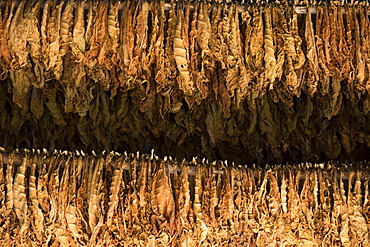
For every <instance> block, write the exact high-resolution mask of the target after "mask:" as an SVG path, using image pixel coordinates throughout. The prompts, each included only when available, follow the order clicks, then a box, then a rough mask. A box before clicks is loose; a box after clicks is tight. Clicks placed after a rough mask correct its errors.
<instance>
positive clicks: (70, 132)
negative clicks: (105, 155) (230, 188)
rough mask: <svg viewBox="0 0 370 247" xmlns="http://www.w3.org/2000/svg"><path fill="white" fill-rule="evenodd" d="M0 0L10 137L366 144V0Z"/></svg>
mask: <svg viewBox="0 0 370 247" xmlns="http://www.w3.org/2000/svg"><path fill="white" fill-rule="evenodd" d="M1 4H2V5H1V6H2V8H1V13H0V16H1V18H0V51H1V52H0V76H1V79H2V81H3V82H4V83H3V84H2V87H1V88H0V111H1V112H2V114H1V115H0V124H1V130H0V132H1V136H2V137H3V138H2V140H4V143H2V144H3V145H4V146H6V147H14V146H19V145H21V144H20V143H22V142H23V143H24V142H27V143H28V145H29V146H30V147H40V148H41V147H51V148H54V147H56V148H64V149H75V148H76V149H78V147H79V146H81V145H83V146H85V147H86V149H87V150H92V149H96V150H103V149H107V150H116V149H117V147H122V146H125V148H126V149H130V150H132V151H135V150H142V151H143V147H144V145H143V142H145V143H147V144H148V145H149V146H153V147H156V148H157V149H158V150H162V148H160V147H159V146H158V145H164V147H163V153H164V154H166V153H167V154H171V152H170V151H169V150H170V149H176V148H177V149H179V150H177V151H173V152H172V154H174V155H175V154H176V153H180V154H181V153H186V152H187V151H188V150H189V153H190V157H191V156H194V155H199V154H201V155H202V156H206V157H208V158H223V159H226V158H229V159H231V158H232V157H231V156H238V155H244V156H245V157H243V161H246V160H251V159H252V160H253V157H251V156H253V155H254V156H258V153H261V150H265V151H266V154H261V155H260V157H257V158H258V160H259V161H261V159H263V158H264V157H267V161H274V160H275V161H280V162H281V161H282V160H283V157H284V152H289V153H292V152H295V150H298V151H297V155H298V156H299V153H300V154H304V156H305V158H306V159H309V158H312V157H321V156H322V153H324V156H325V157H326V158H329V159H335V158H337V157H338V156H339V154H340V152H342V151H345V153H346V154H347V155H349V156H346V157H347V158H353V157H354V156H355V155H353V152H356V149H355V147H356V144H357V143H364V145H365V146H366V145H367V146H368V145H370V139H369V138H367V136H368V135H367V134H366V133H367V132H368V131H369V130H368V127H367V126H369V124H368V122H369V118H368V113H369V109H370V101H369V99H370V94H369V92H368V84H369V83H368V82H369V79H370V78H369V71H370V57H369V55H368V54H370V51H369V49H370V48H369V37H370V35H369V30H370V27H369V18H368V6H367V4H363V5H360V4H356V6H355V5H345V6H344V7H342V6H340V5H334V4H331V5H317V6H315V11H316V14H315V15H314V16H311V14H307V15H298V14H297V13H296V6H295V5H291V4H288V3H287V2H283V3H281V4H265V5H263V4H251V5H244V6H241V5H236V4H231V5H228V4H211V3H206V2H194V3H192V4H189V3H186V2H173V3H170V4H166V3H165V2H164V1H152V2H148V1H123V2H120V1H94V0H91V1H44V2H43V1H24V0H23V1H1ZM241 10H243V11H241ZM343 10H345V11H344V12H345V15H344V14H343ZM312 11H313V6H312V5H309V6H308V13H312ZM24 133H27V135H28V136H25V135H24ZM143 140H144V141H143ZM164 140H165V141H164ZM194 140H201V143H200V142H199V141H198V142H197V143H198V144H199V145H198V144H195V145H198V146H196V147H195V148H192V147H191V145H188V146H185V148H183V149H181V147H183V146H184V145H186V143H191V144H194V142H193V141H194ZM130 145H132V147H131V146H130ZM215 147H216V148H217V149H219V151H217V152H218V154H215V151H214V150H213V149H214V148H215ZM229 147H232V149H230V148H229ZM197 150H201V151H199V152H200V153H195V152H197ZM230 150H236V151H235V152H234V153H233V154H228V152H230ZM246 150H247V151H246ZM160 152H162V151H160ZM241 153H243V154H241ZM246 153H247V154H246ZM228 155H229V156H228ZM301 158H302V155H301ZM254 161H256V160H254Z"/></svg>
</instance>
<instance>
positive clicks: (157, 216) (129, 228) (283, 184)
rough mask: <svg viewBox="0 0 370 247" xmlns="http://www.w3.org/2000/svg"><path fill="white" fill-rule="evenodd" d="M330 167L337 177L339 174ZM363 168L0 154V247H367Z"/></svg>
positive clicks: (369, 212) (369, 223)
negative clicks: (260, 166) (243, 165)
mask: <svg viewBox="0 0 370 247" xmlns="http://www.w3.org/2000/svg"><path fill="white" fill-rule="evenodd" d="M339 168H340V169H339ZM369 175H370V174H369V164H368V163H364V162H363V163H361V164H357V165H356V166H353V165H346V164H340V165H339V164H333V163H326V164H308V163H306V164H300V165H298V166H275V167H273V168H268V167H266V168H265V169H261V168H252V167H241V166H238V167H237V166H230V165H229V166H228V165H227V164H226V163H223V162H220V161H218V162H213V163H209V162H207V161H205V160H203V161H198V160H197V159H193V160H192V161H191V162H187V161H185V160H184V161H183V162H181V163H179V162H177V161H176V160H173V159H172V158H164V159H159V158H158V157H157V156H155V155H154V154H152V155H139V154H130V155H126V154H123V155H121V154H118V153H115V152H111V153H109V154H106V155H101V156H96V155H95V154H94V155H85V154H84V153H81V152H77V153H70V152H54V153H48V152H40V151H33V152H30V151H27V150H25V151H23V152H13V153H5V152H1V153H0V233H1V236H2V237H1V240H0V243H1V244H2V245H3V246H5V245H10V246H20V245H22V246H37V245H38V246H41V245H43V246H44V245H45V246H86V245H89V246H267V245H269V246H368V245H369V227H370V203H369V199H370V196H369Z"/></svg>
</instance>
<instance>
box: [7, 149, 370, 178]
mask: <svg viewBox="0 0 370 247" xmlns="http://www.w3.org/2000/svg"><path fill="white" fill-rule="evenodd" d="M25 154H28V155H29V156H32V155H37V156H39V157H43V158H44V159H45V160H48V159H50V158H51V157H53V156H56V155H61V156H63V155H65V156H70V157H71V156H74V157H76V158H79V157H84V158H86V159H87V158H91V159H99V158H100V157H108V156H109V155H110V156H111V157H112V160H111V161H110V162H109V164H110V165H111V166H113V167H116V164H117V159H115V157H116V158H127V159H126V160H127V161H128V162H127V163H126V165H124V166H123V169H124V170H126V171H130V170H131V169H132V167H131V164H132V162H133V161H135V160H136V161H139V162H140V161H141V160H142V161H150V160H151V161H153V162H161V161H163V162H166V161H168V160H169V161H170V162H172V163H174V164H179V163H182V164H183V165H186V166H188V167H189V172H188V175H190V176H195V175H196V174H197V166H201V165H202V164H206V165H207V166H213V167H215V169H213V174H223V173H224V171H223V169H219V168H220V167H224V168H233V167H235V168H238V169H252V170H264V171H267V170H270V169H271V170H273V171H274V170H279V169H282V170H289V169H294V170H302V171H304V170H312V171H313V170H317V169H320V170H328V171H333V170H337V171H339V172H340V173H341V176H339V177H338V179H339V178H342V179H343V180H348V178H349V170H352V171H355V170H356V167H358V168H360V170H361V171H365V172H364V173H363V174H362V178H361V180H366V179H368V177H367V176H368V174H369V172H368V171H370V166H369V165H368V164H367V162H365V163H364V162H360V163H358V164H355V167H354V166H353V165H352V164H343V166H342V167H339V166H337V165H335V164H333V163H327V164H325V163H316V164H313V163H300V164H296V165H287V166H284V165H277V166H270V165H266V167H265V168H263V167H257V166H255V165H253V167H247V166H242V165H238V166H236V165H234V163H232V165H231V166H229V165H228V162H227V161H223V162H220V161H218V162H219V164H220V165H216V164H217V163H216V162H212V163H211V164H209V163H208V161H206V160H205V159H203V161H202V162H197V158H193V160H192V161H191V162H187V161H186V160H183V161H182V162H177V161H176V160H172V158H171V157H167V156H165V157H164V158H163V159H160V158H159V157H158V156H156V155H155V154H154V150H152V151H151V154H141V155H140V153H139V152H137V153H136V154H127V153H124V154H120V153H117V152H110V153H109V154H106V152H104V151H103V153H102V154H101V156H99V155H97V154H95V152H94V151H93V152H92V155H86V154H85V153H84V152H83V151H76V152H69V151H57V150H55V151H54V152H48V151H47V150H46V149H43V150H42V151H41V150H32V151H29V150H27V149H25V150H24V151H19V150H18V149H17V150H16V151H15V152H13V153H9V152H6V151H5V149H4V148H1V147H0V156H1V158H2V162H3V164H5V165H6V164H8V163H9V159H10V156H11V155H13V157H12V159H13V165H14V166H19V165H20V164H21V162H22V159H23V157H24V155H25ZM72 161H73V160H72V159H71V160H70V161H69V162H72ZM199 163H200V164H199ZM62 166H63V165H62ZM138 167H139V165H138ZM175 170H177V171H178V172H181V166H176V165H169V166H168V172H169V173H170V174H173V173H174V172H175ZM300 179H301V180H304V179H305V173H301V175H300Z"/></svg>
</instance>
